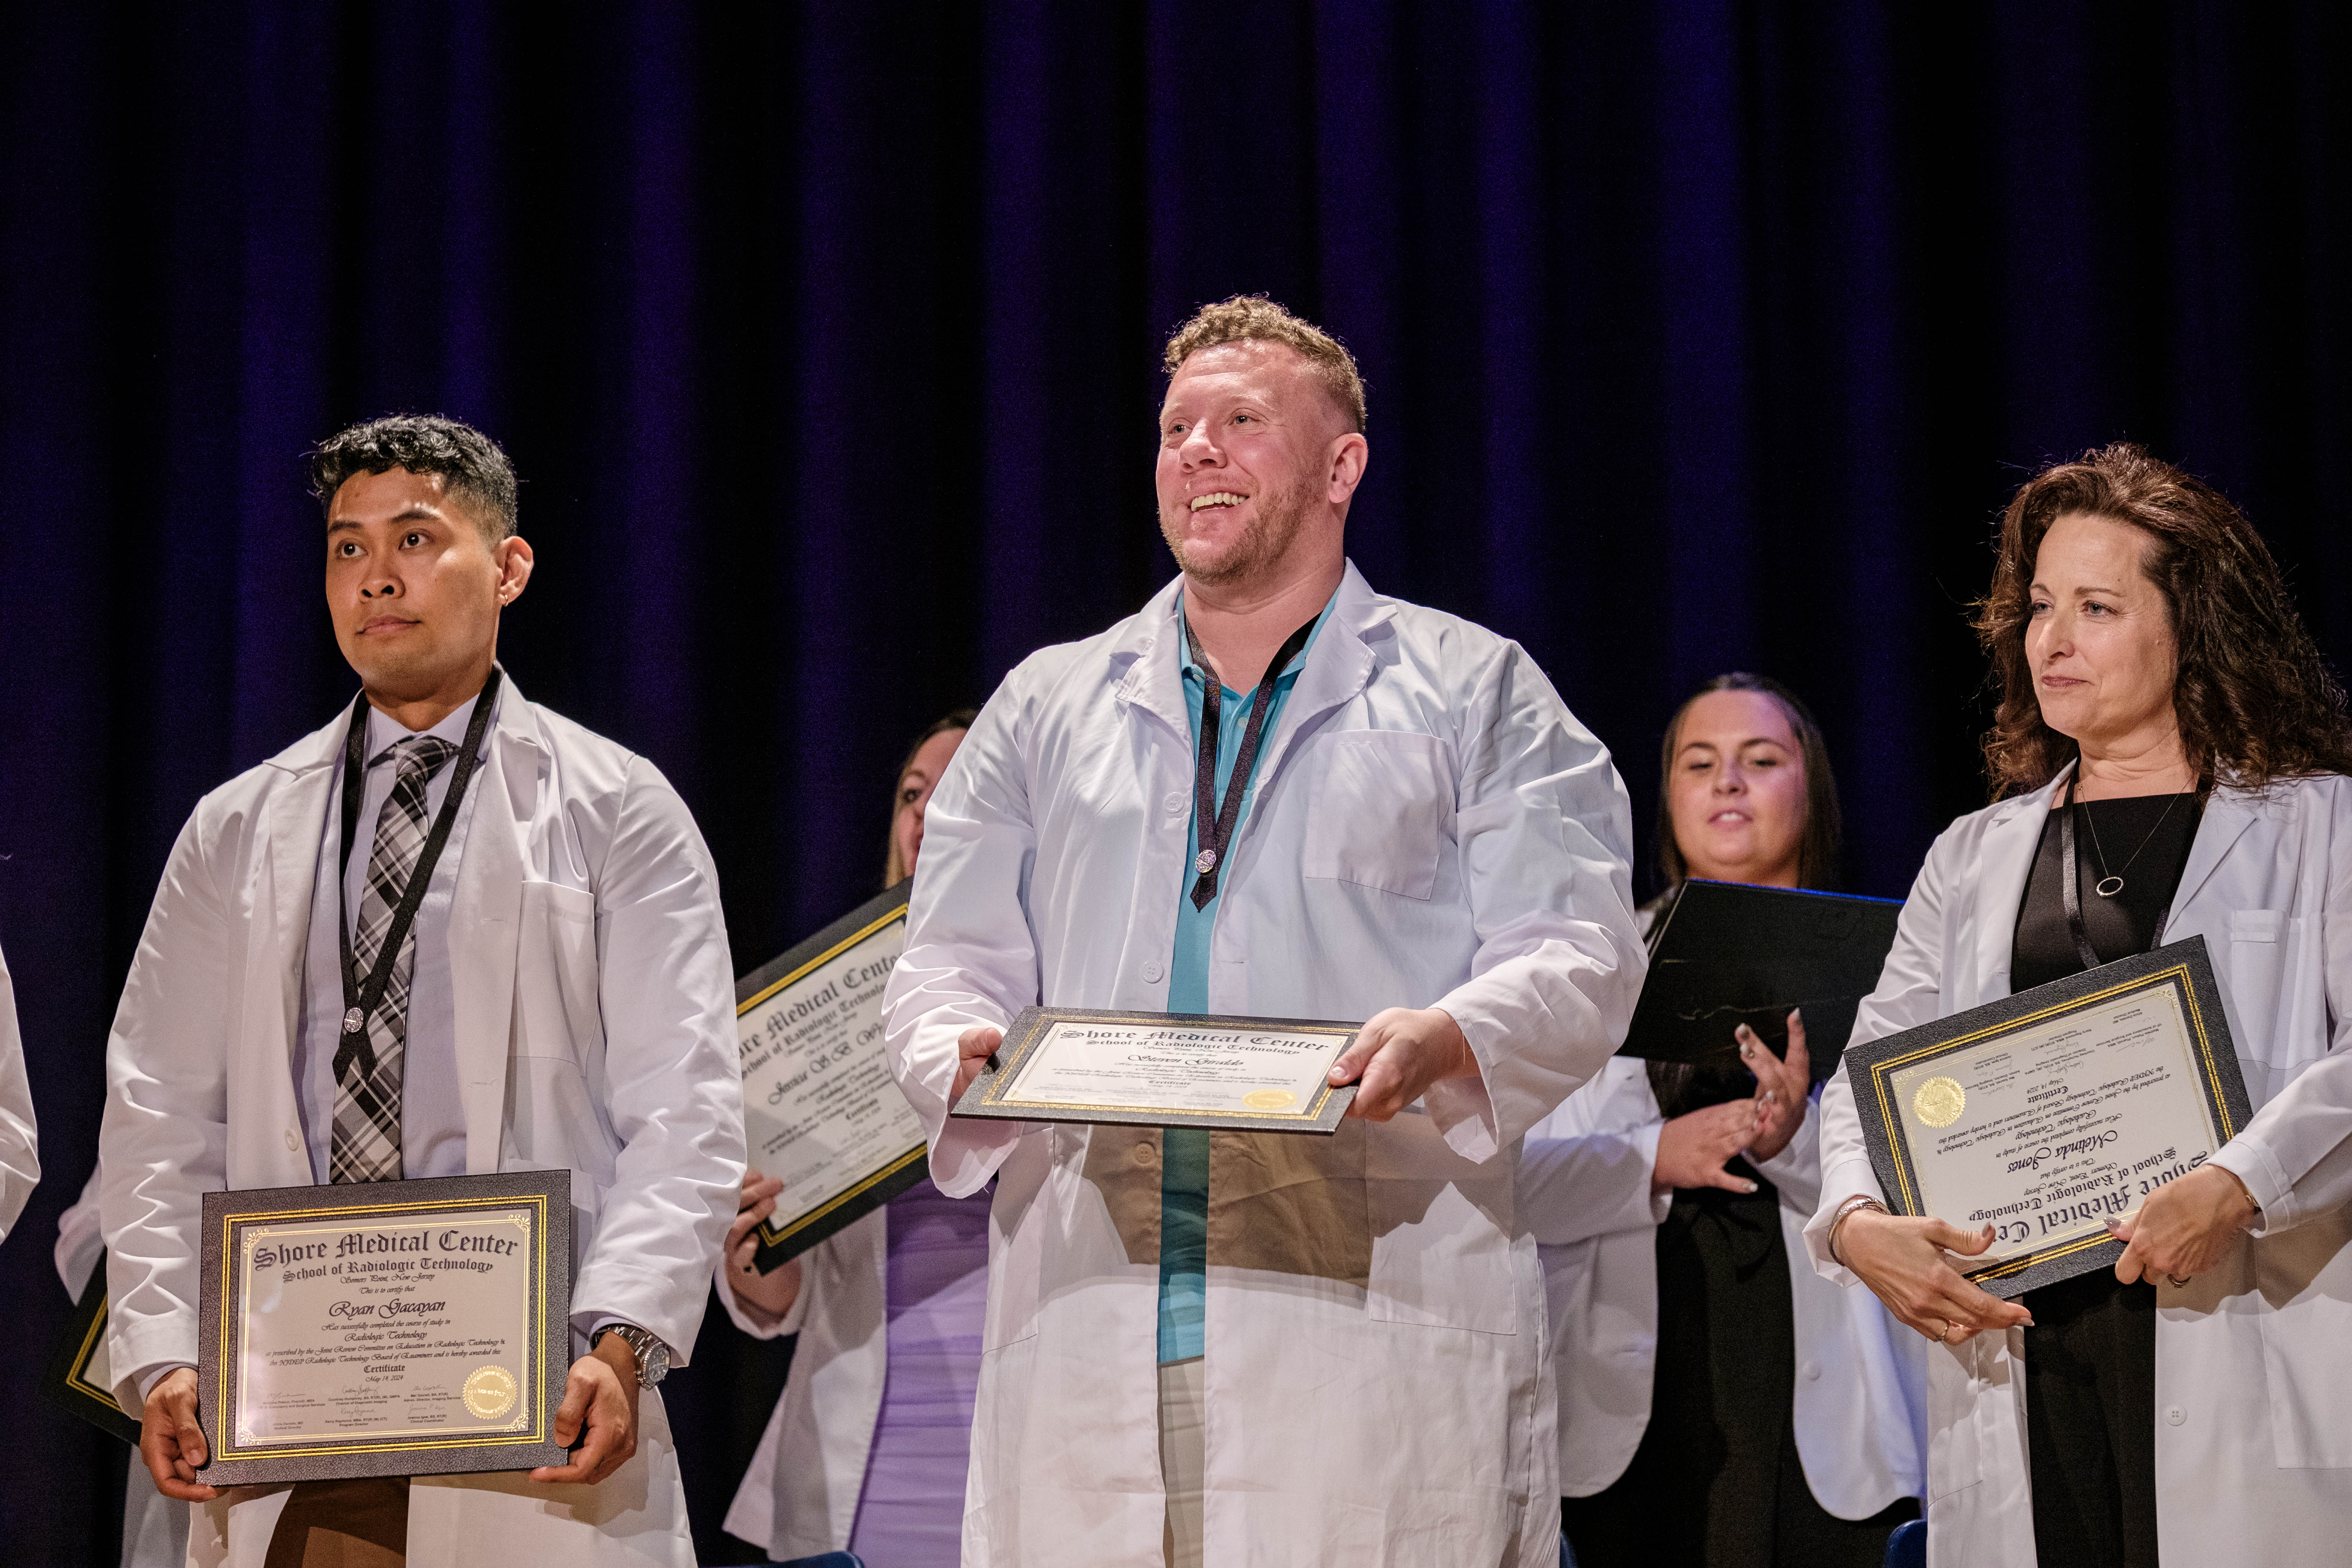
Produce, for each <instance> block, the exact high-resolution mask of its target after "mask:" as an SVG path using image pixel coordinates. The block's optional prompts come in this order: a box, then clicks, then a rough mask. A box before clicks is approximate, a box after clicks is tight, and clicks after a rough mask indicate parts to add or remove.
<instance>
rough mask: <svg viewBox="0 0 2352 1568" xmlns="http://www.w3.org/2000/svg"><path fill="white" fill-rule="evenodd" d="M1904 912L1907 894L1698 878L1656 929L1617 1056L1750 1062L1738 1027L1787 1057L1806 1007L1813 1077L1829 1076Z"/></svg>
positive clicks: (1734, 1064)
mask: <svg viewBox="0 0 2352 1568" xmlns="http://www.w3.org/2000/svg"><path fill="white" fill-rule="evenodd" d="M1902 910H1903V903H1902V900H1899V899H1874V898H1866V897H1864V896H1863V895H1861V894H1858V893H1826V892H1822V891H1819V890H1817V889H1811V888H1767V887H1759V886H1757V885H1755V884H1752V883H1748V882H1716V881H1709V880H1707V879H1704V878H1698V877H1694V878H1692V879H1689V880H1688V881H1685V883H1683V884H1682V886H1681V888H1680V889H1678V890H1677V891H1676V892H1675V897H1674V900H1673V901H1672V902H1671V903H1669V904H1668V905H1667V906H1666V907H1665V909H1664V910H1662V911H1661V912H1660V914H1659V915H1658V918H1657V920H1656V921H1655V923H1654V924H1653V925H1652V927H1651V928H1650V938H1649V942H1648V947H1649V954H1650V972H1649V974H1648V976H1647V977H1646V978H1645V979H1644V980H1643V983H1642V994H1641V995H1640V997H1639V998H1637V999H1636V1000H1635V1002H1634V1004H1633V1019H1632V1021H1631V1022H1630V1023H1629V1024H1628V1025H1627V1026H1626V1029H1625V1043H1624V1044H1623V1045H1622V1046H1620V1047H1618V1049H1617V1054H1618V1055H1619V1056H1621V1057H1642V1058H1648V1059H1650V1060H1653V1061H1664V1062H1687V1063H1690V1064H1693V1065H1696V1066H1702V1067H1713V1068H1727V1069H1729V1070H1732V1071H1738V1070H1739V1068H1740V1060H1739V1044H1738V1040H1737V1039H1736V1038H1735V1037H1734V1031H1735V1030H1736V1029H1737V1028H1738V1026H1740V1025H1741V1024H1745V1025H1747V1026H1748V1027H1749V1028H1751V1029H1753V1030H1754V1031H1755V1032H1756V1034H1757V1036H1758V1037H1759V1038H1760V1039H1761V1040H1763V1042H1764V1045H1765V1047H1766V1048H1767V1049H1769V1051H1771V1052H1772V1054H1773V1055H1774V1056H1786V1055H1787V1054H1788V1043H1789V1026H1788V1018H1789V1013H1790V1010H1791V1009H1799V1010H1801V1012H1802V1014H1803V1018H1804V1026H1805V1044H1806V1047H1807V1055H1808V1057H1809V1058H1810V1060H1811V1074H1812V1080H1813V1081H1814V1082H1815V1083H1821V1082H1823V1081H1825V1080H1826V1079H1828V1078H1829V1077H1830V1076H1831V1074H1832V1073H1833V1072H1835V1071H1836V1070H1837V1064H1838V1056H1839V1053H1840V1052H1842V1051H1843V1049H1844V1048H1845V1042H1846V1038H1847V1037H1848V1036H1850V1035H1851V1034H1852V1033H1853V1019H1854V1014H1855V1012H1856V1010H1857V1009H1858V1008H1859V1007H1860V1006H1861V1004H1862V1000H1863V998H1864V997H1865V996H1867V995H1869V994H1870V993H1871V992H1872V991H1873V990H1874V989H1876V987H1877V984H1878V975H1879V971H1880V970H1882V969H1883V968H1885V963H1886V954H1887V952H1888V950H1890V949H1891V948H1892V947H1893V946H1894V945H1895V921H1896V917H1897V916H1899V915H1900V914H1901V913H1902Z"/></svg>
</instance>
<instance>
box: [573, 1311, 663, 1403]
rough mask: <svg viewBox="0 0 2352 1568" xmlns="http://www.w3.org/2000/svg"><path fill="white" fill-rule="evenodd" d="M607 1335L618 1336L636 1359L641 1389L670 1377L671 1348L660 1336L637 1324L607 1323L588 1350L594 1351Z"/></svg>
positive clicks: (638, 1381) (591, 1341)
mask: <svg viewBox="0 0 2352 1568" xmlns="http://www.w3.org/2000/svg"><path fill="white" fill-rule="evenodd" d="M606 1334H613V1335H615V1336H617V1337H618V1338H619V1340H620V1342H622V1343H623V1344H625V1345H626V1346H628V1347H629V1351H630V1353H631V1354H633V1355H635V1357H636V1360H637V1386H638V1387H639V1388H651V1387H653V1386H654V1385H655V1384H657V1383H659V1382H661V1380H662V1379H663V1378H665V1377H667V1376H668V1375H669V1346H667V1345H666V1344H664V1343H663V1342H662V1341H661V1338H660V1336H659V1335H657V1334H652V1333H648V1332H646V1331H645V1330H643V1329H641V1328H639V1327H637V1326H636V1325H635V1323H607V1324H605V1325H604V1327H603V1328H601V1329H599V1330H597V1331H596V1334H595V1338H594V1339H591V1340H590V1341H589V1342H588V1348H589V1349H590V1350H592V1351H593V1350H594V1349H595V1348H596V1341H597V1340H601V1339H603V1338H604V1336H605V1335H606Z"/></svg>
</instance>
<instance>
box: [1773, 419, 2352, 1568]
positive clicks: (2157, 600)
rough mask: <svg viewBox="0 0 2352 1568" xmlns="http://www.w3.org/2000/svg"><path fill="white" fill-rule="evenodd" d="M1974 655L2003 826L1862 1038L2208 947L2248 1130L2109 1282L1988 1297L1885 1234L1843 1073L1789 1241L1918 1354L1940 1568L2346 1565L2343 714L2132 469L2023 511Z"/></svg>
mask: <svg viewBox="0 0 2352 1568" xmlns="http://www.w3.org/2000/svg"><path fill="white" fill-rule="evenodd" d="M1977 629H1978V632H1979V636H1980V637H1982V639H1983V642H1984V646H1985V651H1986V653H1987V654H1988V656H1989V657H1990V659H1991V661H1992V666H1993V672H1994V674H1995V676H1996V677H1997V679H1999V681H2000V708H1999V710H1998V711H1997V713H1996V716H1995V720H1994V724H1993V728H1992V730H1991V731H1990V733H1989V734H1988V735H1987V736H1986V738H1985V760H1986V763H1987V764H1988V766H1989V769H1990V773H1991V776H1992V784H1993V787H1994V789H1995V791H1996V792H1997V793H1998V794H1999V795H2001V796H2002V797H2004V798H2002V799H2000V801H1999V802H1998V804H1996V805H1990V806H1988V807H1986V808H1985V809H1984V810H1982V811H1979V812H1974V813H1972V814H1970V815H1969V816H1964V817H1961V818H1960V819H1959V820H1958V822H1955V823H1954V824H1953V825H1952V826H1950V827H1949V828H1948V829H1947V830H1946V831H1945V832H1944V834H1943V835H1942V836H1941V837H1938V838H1937V840H1936V843H1935V846H1934V847H1932V848H1931V849H1930V850H1929V851H1928V853H1927V864H1926V865H1925V866H1924V867H1923V868H1921V869H1920V872H1919V877H1918V879H1917V881H1916V883H1914V884H1913V887H1912V889H1911V896H1910V899H1909V901H1908V902H1906V904H1905V906H1904V909H1903V916H1902V921H1901V925H1900V928H1899V930H1898V932H1897V934H1896V937H1895V949H1894V952H1892V953H1891V954H1889V955H1888V958H1887V961H1886V968H1885V973H1884V975H1883V976H1882V977H1881V979H1880V981H1879V984H1878V989H1877V990H1876V991H1875V992H1874V993H1873V994H1871V996H1870V997H1869V999H1868V1000H1867V1001H1865V1002H1864V1004H1863V1006H1862V1009H1861V1013H1860V1016H1858V1017H1857V1018H1856V1020H1855V1023H1854V1030H1853V1038H1854V1040H1855V1041H1857V1042H1861V1041H1869V1040H1874V1039H1881V1038H1884V1037H1886V1036H1888V1035H1892V1034H1895V1033H1896V1032H1898V1031H1900V1030H1904V1029H1907V1028H1911V1027H1914V1026H1917V1025H1921V1024H1925V1023H1928V1022H1931V1021H1932V1020H1934V1019H1937V1018H1940V1017H1945V1016H1948V1015H1950V1014H1953V1013H1957V1012H1959V1011H1961V1010H1963V1009H1965V1008H1969V1007H1973V1006H1976V1005H1979V1004H1982V1003H1985V1002H1990V1001H1993V1000H1995V999H1997V998H1999V997H2002V996H2006V995H2009V994H2011V993H2013V992H2016V991H2021V990H2023V989H2025V988H2027V987H2029V986H2032V985H2037V984H2043V983H2045V982H2048V981H2052V980H2056V979H2059V978H2062V977H2063V976H2065V975H2068V974H2073V973H2080V972H2081V971H2083V970H2084V969H2086V968H2089V967H2091V966H2093V965H2095V964H2098V963H2112V962H2114V961H2115V960H2116V959H2119V958H2124V957H2127V956H2129V955H2131V954H2134V953H2138V952H2147V950H2148V949H2149V948H2151V947H2154V946H2156V945H2158V944H2159V942H2179V941H2182V940H2184V939H2186V938H2189V937H2191V936H2201V937H2203V938H2204V939H2205V942H2206V944H2207V947H2208V951H2209V952H2210V953H2211V955H2212V959H2213V968H2214V973H2215V978H2216V979H2217V980H2218V981H2219V983H2220V985H2221V997H2222V1003H2223V1005H2224V1007H2225V1009H2226V1012H2227V1016H2228V1019H2229V1025H2230V1033H2231V1036H2232V1037H2233V1038H2234V1040H2235V1043H2236V1047H2237V1054H2238V1058H2239V1064H2240V1068H2241V1070H2242V1072H2243V1074H2244V1077H2245V1083H2246V1092H2247V1094H2248V1096H2249V1098H2250V1099H2251V1100H2252V1104H2253V1106H2254V1108H2255V1110H2254V1114H2253V1117H2252V1121H2249V1122H2248V1124H2247V1125H2246V1126H2245V1128H2244V1129H2243V1130H2242V1131H2240V1132H2239V1133H2238V1134H2237V1135H2236V1136H2235V1137H2233V1138H2231V1139H2230V1140H2229V1142H2226V1143H2224V1144H2223V1145H2222V1146H2221V1149H2220V1150H2219V1151H2217V1152H2215V1153H2214V1154H2213V1156H2212V1158H2211V1159H2210V1160H2209V1161H2208V1162H2206V1163H2205V1164H2204V1165H2203V1166H2201V1167H2200V1168H2199V1169H2197V1170H2195V1171H2192V1172H2190V1173H2188V1174H2186V1175H2184V1176H2181V1177H2179V1179H2178V1180H2175V1181H2173V1182H2171V1183H2169V1184H2166V1185H2163V1186H2160V1187H2158V1188H2157V1189H2156V1190H2155V1191H2154V1192H2153V1193H2152V1194H2150V1195H2149V1196H2148V1197H2147V1200H2146V1202H2145V1203H2144V1204H2142V1205H2140V1206H2139V1207H2138V1208H2137V1209H2136V1210H2134V1211H2132V1212H2130V1213H2128V1214H2126V1215H2124V1216H2123V1217H2122V1219H2121V1221H2120V1222H2116V1221H2111V1222H2110V1224H2111V1225H2112V1226H2115V1229H2116V1234H2117V1235H2118V1236H2120V1237H2123V1238H2124V1239H2125V1240H2126V1242H2128V1244H2129V1245H2128V1247H2126V1251H2125V1252H2124V1255H2123V1257H2122V1258H2120V1259H2119V1260H2118V1261H2117V1262H2116V1265H2115V1267H2114V1268H2113V1269H2112V1270H2108V1269H2100V1270H2097V1271H2095V1272H2093V1273H2090V1274H2084V1275H2078V1276H2076V1277H2074V1279H2066V1280H2062V1281H2060V1282H2059V1283H2057V1284H2054V1285H2047V1286H2043V1287H2042V1288H2040V1289H2033V1290H2029V1291H2027V1292H2026V1293H2025V1294H2024V1296H2023V1297H2022V1298H2021V1299H2020V1300H2016V1301H2002V1300H1996V1299H1994V1298H1993V1297H1992V1296H1990V1295H1989V1294H1987V1293H1986V1292H1984V1291H1983V1290H1980V1289H1978V1288H1977V1287H1976V1286H1975V1285H1973V1284H1971V1283H1969V1281H1968V1280H1966V1279H1963V1278H1962V1277H1961V1275H1960V1274H1959V1272H1958V1268H1956V1267H1955V1265H1954V1262H1953V1260H1952V1258H1950V1257H1948V1253H1957V1254H1959V1255H1960V1256H1961V1257H1962V1258H1968V1257H1973V1256H1976V1255H1978V1254H1980V1253H1982V1252H1983V1251H1984V1250H1985V1249H1986V1248H1987V1247H1990V1245H1991V1243H1992V1239H1993V1233H1992V1230H1991V1228H1990V1226H1988V1227H1986V1228H1983V1229H1981V1230H1966V1229H1962V1228H1961V1227H1960V1226H1958V1225H1955V1224H1951V1223H1948V1222H1947V1221H1946V1220H1943V1219H1937V1218H1920V1219H1910V1218H1902V1217H1898V1216H1895V1215H1890V1214H1888V1213H1887V1212H1886V1211H1885V1194H1884V1193H1883V1192H1882V1191H1881V1190H1880V1186H1879V1182H1878V1178H1877V1175H1876V1173H1875V1172H1874V1170H1873V1169H1872V1166H1871V1162H1870V1157H1869V1154H1868V1152H1867V1151H1866V1149H1865V1147H1864V1142H1863V1134H1862V1124H1861V1121H1860V1118H1859V1117H1858V1116H1857V1114H1856V1112H1855V1109H1854V1102H1853V1091H1852V1086H1851V1084H1850V1082H1849V1079H1848V1078H1847V1076H1846V1074H1845V1072H1844V1070H1843V1068H1841V1069H1840V1071H1839V1073H1838V1075H1837V1076H1836V1078H1835V1079H1832V1082H1831V1083H1830V1085H1829V1087H1828V1089H1827V1090H1826V1091H1825V1092H1824V1093H1823V1095H1822V1184H1821V1185H1822V1203H1821V1207H1820V1210H1819V1212H1818V1213H1816V1214H1815V1215H1814V1216H1813V1218H1812V1220H1811V1223H1810V1224H1809V1225H1808V1226H1807V1227H1806V1233H1805V1239H1806V1244H1807V1246H1808V1247H1809V1248H1810V1249H1811V1253H1812V1256H1813V1259H1814V1262H1815V1263H1816V1265H1817V1266H1818V1267H1819V1268H1821V1269H1822V1272H1823V1273H1825V1274H1826V1275H1828V1276H1829V1277H1830V1278H1832V1279H1837V1280H1839V1281H1841V1282H1848V1283H1850V1282H1852V1281H1853V1280H1855V1279H1860V1280H1861V1281H1862V1282H1863V1283H1864V1284H1866V1285H1868V1286H1869V1287H1870V1289H1872V1290H1874V1291H1875V1292H1876V1293H1877V1295H1878V1296H1879V1298H1880V1299H1881V1300H1884V1301H1885V1303H1886V1305H1887V1306H1888V1308H1889V1309H1891V1310H1893V1311H1894V1313H1895V1316H1896V1317H1898V1318H1900V1319H1901V1320H1902V1321H1904V1322H1906V1323H1907V1324H1909V1325H1910V1326H1911V1327H1913V1328H1915V1329H1916V1330H1917V1331H1919V1332H1920V1333H1921V1334H1923V1335H1925V1336H1926V1337H1927V1339H1928V1340H1931V1341H1934V1342H1935V1345H1934V1347H1932V1348H1931V1351H1930V1355H1929V1369H1930V1373H1931V1380H1930V1381H1931V1394H1930V1401H1929V1404H1930V1419H1931V1422H1932V1425H1933V1429H1934V1430H1933V1437H1932V1440H1931V1442H1930V1444H1929V1447H1928V1459H1927V1496H1928V1503H1927V1552H1928V1555H1929V1559H1930V1561H1931V1562H1934V1563H1937V1564H1940V1565H1944V1568H1958V1565H1968V1568H1975V1565H1978V1564H1981V1565H1983V1568H1995V1565H1999V1568H2019V1565H2021V1564H2022V1565H2027V1568H2031V1565H2032V1564H2034V1563H2042V1564H2043V1565H2044V1568H2105V1565H2107V1564H2123V1565H2127V1568H2155V1564H2156V1563H2157V1562H2158V1558H2159V1556H2161V1558H2162V1560H2163V1561H2165V1562H2168V1563H2175V1564H2178V1563H2316V1562H2321V1561H2331V1562H2332V1561H2339V1560H2341V1559H2342V1557H2343V1556H2344V1554H2345V1547H2344V1534H2345V1521H2347V1520H2352V1208H2347V1200H2352V1142H2347V1132H2352V1048H2347V1047H2352V778H2347V777H2346V776H2345V775H2346V774H2347V773H2352V730H2347V723H2346V719H2345V703H2344V694H2343V691H2342V689H2341V688H2340V687H2339V686H2338V685H2337V684H2336V680H2335V679H2334V678H2333V677H2332V676H2331V675H2330V674H2329V673H2328V671H2327V669H2326V666H2325V665H2324V664H2323V663H2322V662H2321V659H2320V657H2319V653H2318V650H2317V648H2316V647H2315V646H2314V644H2313V642H2312V639H2311V638H2310V637H2309V636H2308V635H2307V634H2306V633H2305V630H2304V628H2303V626H2302V624H2301V622H2300V621H2299V620H2298V619H2297V617H2296V615H2295V611H2294V603H2293V601H2292V600H2291V599H2290V598H2289V597H2288V595H2287V591H2286V585H2285V584H2284V581H2283V579H2282V577H2281V574H2280V572H2279V569H2278V566H2277V563H2275V562H2274V561H2273V559H2272V557H2271V552H2270V551H2269V549H2268V548H2267V547H2266V546H2265V545H2264V544H2263V540H2262V536H2261V535H2260V534H2258V533H2256V532H2255V531H2254V529H2253V527H2252V524H2250V523H2249V522H2247V521H2246V520H2245V518H2244V517H2243V516H2242V515H2241V514H2240V513H2239V511H2238V510H2237V509H2236V508H2235V507H2233V506H2231V504H2230V502H2229V500H2227V499H2226V498H2224V497H2223V496H2221V494H2219V493H2218V492H2217V491H2215V490H2214V489H2211V488H2210V487H2209V486H2207V485H2205V484H2202V483H2200V481H2198V480H2197V479H2192V478H2190V477H2189V475H2187V474H2184V473H2182V472H2181V471H2180V470H2179V469H2178V468H2172V467H2170V466H2169V465H2168V464H2165V463H2162V462H2159V461H2158V460H2157V459H2155V458H2151V457H2149V456H2148V455H2147V453H2146V452H2145V451H2142V450H2141V449H2140V448H2138V447H2133V446H2128V445H2116V446H2112V447H2104V448H2101V449H2098V450H2095V451H2092V452H2088V453H2086V454H2084V457H2083V458H2080V459H2079V460H2077V461H2074V462H2069V463H2061V464H2057V465H2054V466H2053V467H2051V468H2045V469H2044V470H2043V471H2042V472H2041V473H2039V474H2037V475H2035V476H2034V477H2033V478H2032V479H2029V480H2027V481H2026V483H2025V484H2024V485H2023V486H2022V487H2021V489H2019V490H2018V492H2017V495H2016V497H2015V498H2014V499H2013V500H2011V503H2010V505H2009V508H2008V510H2007V511H2006V513H2005V514H2004V515H2003V517H2002V519H2001V527H2000V553H1999V558H1998V561H1997V563H1996V565H1995V567H1994V572H1993V582H1992V588H1991V591H1990V594H1988V595H1987V596H1986V598H1985V601H1984V603H1983V605H1982V606H1981V610H1980V613H1979V618H1978V621H1977ZM2069 813H2071V814H2073V816H2074V823H2073V831H2072V835H2071V836H2072V837H2073V839H2074V863H2073V864H2068V863H2067V859H2066V856H2065V853H2064V848H2063V846H2064V841H2065V838H2066V837H2068V835H2066V834H2064V833H2062V831H2061V829H2062V827H2063V826H2065V820H2066V817H2067V815H2068V814H2069ZM2070 883H2071V884H2073V886H2074V888H2075V889H2078V890H2079V896H2078V900H2077V901H2076V909H2075V910H2074V917H2073V918H2070V917H2069V914H2068V911H2067V908H2066V905H2067V902H2068V900H2067V898H2066V893H2067V891H2068V885H2069V884H2070ZM1848 1059H1849V1060H1850V1059H1851V1058H1848Z"/></svg>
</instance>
